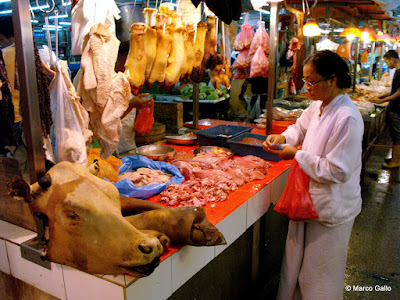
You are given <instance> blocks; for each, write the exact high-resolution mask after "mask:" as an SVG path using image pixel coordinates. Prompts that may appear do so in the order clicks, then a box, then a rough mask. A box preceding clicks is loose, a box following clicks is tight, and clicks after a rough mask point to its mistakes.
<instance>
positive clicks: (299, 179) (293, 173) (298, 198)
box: [274, 159, 318, 221]
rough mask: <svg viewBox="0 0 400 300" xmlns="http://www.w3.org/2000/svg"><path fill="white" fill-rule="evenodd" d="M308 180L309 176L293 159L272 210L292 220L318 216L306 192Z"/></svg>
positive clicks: (309, 218) (310, 218)
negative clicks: (281, 190) (283, 185)
mask: <svg viewBox="0 0 400 300" xmlns="http://www.w3.org/2000/svg"><path fill="white" fill-rule="evenodd" d="M309 182H310V178H309V177H308V175H307V174H306V173H305V172H304V171H303V170H302V169H300V166H299V163H298V162H297V160H295V159H294V160H293V162H292V164H291V166H290V170H289V176H288V181H287V183H286V187H285V189H284V191H283V193H282V195H281V197H280V198H279V201H278V203H277V204H276V205H275V208H274V210H276V211H277V212H278V213H280V214H282V215H285V216H287V217H288V218H289V219H290V220H293V221H304V220H312V219H316V218H318V214H317V212H316V210H315V208H314V204H313V202H312V199H311V196H310V193H309V192H308V183H309Z"/></svg>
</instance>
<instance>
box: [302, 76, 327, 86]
mask: <svg viewBox="0 0 400 300" xmlns="http://www.w3.org/2000/svg"><path fill="white" fill-rule="evenodd" d="M331 77H332V75H331V76H327V77H324V78H322V79H321V80H317V81H316V82H308V81H307V80H305V79H304V78H303V82H304V84H306V85H307V86H309V87H313V86H314V85H316V84H318V83H320V82H322V81H325V80H328V79H330V78H331Z"/></svg>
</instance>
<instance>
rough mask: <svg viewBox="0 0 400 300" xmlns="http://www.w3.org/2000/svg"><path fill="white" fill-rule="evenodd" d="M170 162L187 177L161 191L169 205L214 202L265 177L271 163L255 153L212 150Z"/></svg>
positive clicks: (200, 204)
mask: <svg viewBox="0 0 400 300" xmlns="http://www.w3.org/2000/svg"><path fill="white" fill-rule="evenodd" d="M171 163H172V164H173V165H175V166H176V167H177V168H178V169H179V170H180V172H181V173H182V175H183V176H184V177H185V179H186V181H185V182H184V183H182V184H181V185H176V184H171V185H169V186H168V187H167V188H166V189H165V190H164V191H163V192H162V193H161V198H160V202H161V203H167V204H168V205H169V206H193V205H194V206H203V205H205V204H206V203H207V202H213V204H212V206H214V205H215V203H216V202H219V201H224V200H226V199H227V198H228V196H229V194H230V193H231V192H233V191H235V190H237V189H238V188H239V187H240V186H242V185H244V184H245V183H247V182H250V181H252V180H255V179H263V178H264V177H265V175H266V174H267V172H268V169H269V168H270V167H271V164H270V163H268V162H267V161H265V160H263V159H261V158H259V157H256V156H252V155H247V156H244V157H229V156H226V155H216V154H215V153H213V152H209V153H200V154H199V155H197V156H196V157H194V158H193V159H179V160H174V161H172V162H171Z"/></svg>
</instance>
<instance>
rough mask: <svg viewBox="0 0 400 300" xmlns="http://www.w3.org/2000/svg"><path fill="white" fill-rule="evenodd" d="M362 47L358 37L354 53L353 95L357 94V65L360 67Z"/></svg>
mask: <svg viewBox="0 0 400 300" xmlns="http://www.w3.org/2000/svg"><path fill="white" fill-rule="evenodd" d="M359 47H360V39H359V38H358V37H356V49H355V53H354V74H353V93H355V92H356V78H357V65H358V50H359Z"/></svg>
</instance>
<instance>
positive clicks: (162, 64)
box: [147, 14, 172, 88]
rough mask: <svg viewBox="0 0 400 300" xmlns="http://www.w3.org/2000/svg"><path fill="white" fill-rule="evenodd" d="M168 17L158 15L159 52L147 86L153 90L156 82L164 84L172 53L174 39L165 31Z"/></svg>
mask: <svg viewBox="0 0 400 300" xmlns="http://www.w3.org/2000/svg"><path fill="white" fill-rule="evenodd" d="M166 21H167V16H166V15H164V14H156V27H157V51H156V58H155V60H154V63H153V67H152V69H151V72H150V77H149V79H148V80H147V86H148V87H149V88H151V86H152V85H153V83H154V82H156V81H157V82H164V80H165V69H166V67H167V63H168V56H169V54H170V51H171V44H172V37H171V36H170V35H169V34H168V33H167V32H166V31H165V25H166Z"/></svg>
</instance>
